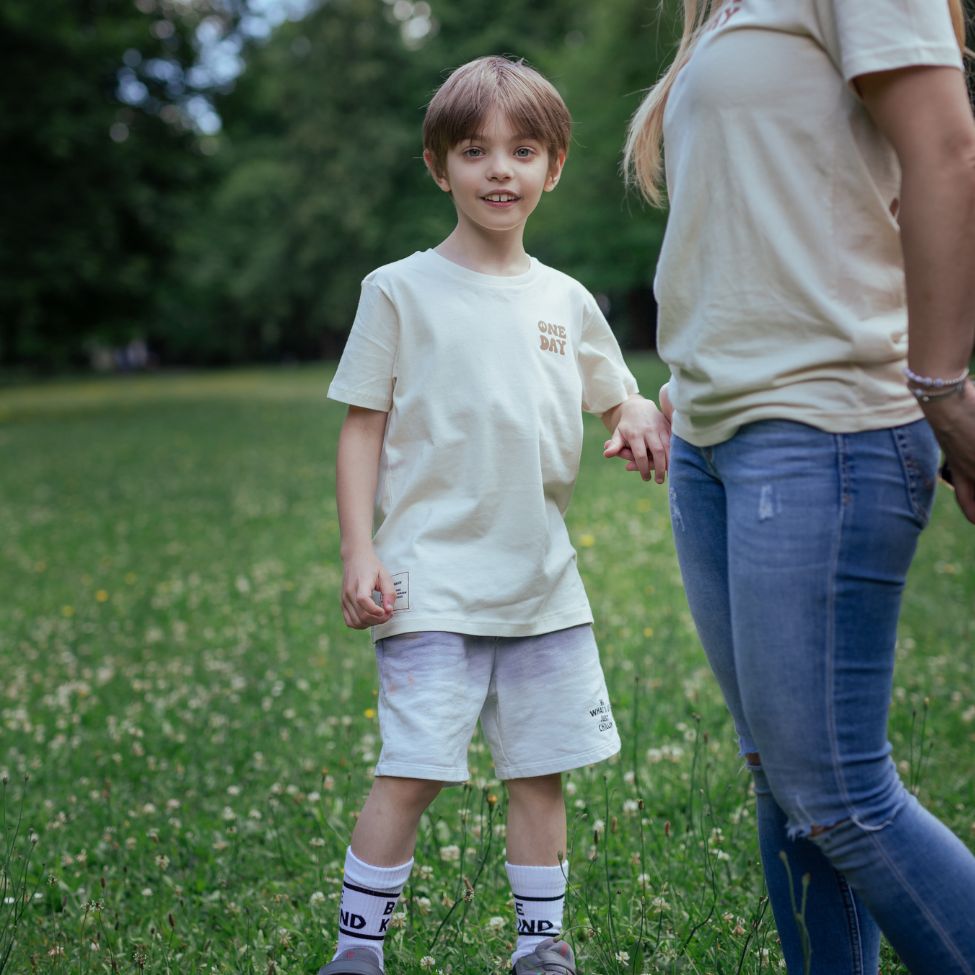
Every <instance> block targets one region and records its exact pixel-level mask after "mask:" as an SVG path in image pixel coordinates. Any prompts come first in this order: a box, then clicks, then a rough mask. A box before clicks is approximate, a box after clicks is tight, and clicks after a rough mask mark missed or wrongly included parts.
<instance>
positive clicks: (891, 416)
mask: <svg viewBox="0 0 975 975" xmlns="http://www.w3.org/2000/svg"><path fill="white" fill-rule="evenodd" d="M944 3H945V0H940V2H939V0H789V2H783V0H724V2H723V3H721V4H720V5H717V4H709V3H708V2H707V0H700V2H695V0H687V2H685V13H686V24H685V33H684V38H683V42H682V44H681V46H680V48H679V50H678V53H677V56H676V59H675V61H674V63H673V65H671V67H670V69H669V70H668V72H667V73H666V74H665V75H664V77H663V78H662V79H661V81H660V82H659V83H658V84H657V85H656V86H655V87H654V88H653V89H651V91H650V92H649V94H648V95H647V97H646V99H645V100H644V102H643V104H642V105H641V107H640V109H639V110H638V111H637V113H636V115H635V116H634V119H633V121H632V123H631V128H630V133H629V138H628V142H627V146H626V153H625V159H626V165H627V171H628V173H629V174H630V176H631V178H632V179H633V180H634V181H635V182H636V183H637V184H638V185H639V186H640V187H641V189H642V191H643V192H644V194H645V195H646V196H647V197H648V198H649V199H651V200H652V201H654V202H657V201H659V197H660V190H659V189H658V178H659V175H660V170H661V168H662V164H661V146H660V143H661V138H662V139H663V143H664V145H665V147H666V184H667V191H668V195H669V200H670V216H669V222H668V227H667V233H666V236H665V239H664V243H663V248H662V252H661V257H660V263H659V266H658V270H657V279H656V293H657V298H658V302H659V306H660V330H659V336H658V345H659V349H660V352H661V355H662V356H663V358H664V359H665V360H666V361H667V362H668V364H669V365H670V367H671V372H672V379H671V381H670V383H669V384H668V387H666V388H665V391H664V392H665V394H667V395H669V398H670V399H671V400H672V402H673V405H674V408H675V413H674V416H673V423H674V434H675V437H674V444H673V453H672V460H671V464H672V467H671V471H672V473H671V500H672V521H673V526H674V536H675V541H676V545H677V551H678V556H679V559H680V565H681V571H682V574H683V578H684V585H685V588H686V591H687V596H688V601H689V603H690V607H691V610H692V613H693V615H694V618H695V621H696V625H697V628H698V632H699V634H700V637H701V640H702V643H703V644H704V647H705V650H706V652H707V654H708V657H709V660H710V662H711V665H712V667H713V669H714V671H715V674H716V676H717V678H718V681H719V683H720V685H721V688H722V691H723V693H724V696H725V699H726V701H727V704H728V707H729V709H730V711H731V713H732V715H733V717H734V721H735V725H736V729H737V732H738V735H739V738H740V742H741V750H742V754H743V755H744V756H745V758H746V761H747V763H748V766H749V767H750V769H751V771H752V773H753V774H754V782H755V792H756V796H757V803H758V815H757V819H758V826H759V845H760V849H761V853H762V859H763V864H764V869H765V875H766V881H767V885H768V890H769V896H770V899H771V903H772V906H773V911H774V914H775V919H776V923H777V925H778V928H779V933H780V936H781V940H782V946H783V951H784V954H785V957H786V963H787V966H788V970H789V972H792V973H799V972H805V971H811V972H814V973H829V975H845V973H875V972H876V971H877V959H878V950H879V932H878V926H879V929H880V930H882V931H883V933H884V934H885V935H886V937H887V938H888V940H889V941H890V942H891V943H892V944H893V946H894V948H895V949H896V950H897V952H898V954H899V955H900V957H901V958H902V959H903V961H904V962H905V963H906V964H907V966H908V967H909V968H910V970H911V971H912V972H915V973H931V975H949V973H973V972H975V857H973V856H972V854H971V852H970V851H969V850H968V849H967V848H966V847H965V845H964V844H963V843H962V842H961V841H960V840H959V839H957V838H956V837H955V836H954V835H953V834H952V833H951V832H950V831H949V830H948V829H947V828H945V827H944V826H943V825H942V824H941V823H940V822H939V821H938V820H937V819H935V818H934V817H933V816H932V815H930V814H929V813H928V812H927V811H925V810H924V809H923V808H922V807H921V806H920V805H919V804H918V803H917V801H916V800H915V799H914V798H913V797H912V796H911V795H910V794H909V793H908V792H907V791H906V789H905V788H904V786H903V785H902V783H901V782H900V780H899V778H898V776H897V772H896V769H895V767H894V764H893V762H892V760H891V758H890V754H889V752H890V746H889V744H888V742H887V737H886V724H887V709H888V702H889V700H890V694H891V683H892V669H893V661H894V642H895V632H896V624H897V616H898V612H899V606H900V598H901V592H902V589H903V585H904V579H905V576H906V573H907V569H908V566H909V564H910V561H911V558H912V556H913V554H914V549H915V545H916V540H917V536H918V533H919V532H920V530H921V528H922V527H923V526H924V523H925V522H926V520H927V518H928V515H929V512H930V508H931V504H932V500H933V493H934V486H935V480H936V467H937V461H938V450H937V443H936V440H935V436H936V437H937V439H938V440H939V441H940V443H941V446H942V448H943V449H944V451H945V454H946V456H947V460H948V463H949V464H950V467H951V470H952V472H953V479H954V484H955V488H956V497H957V500H958V503H959V504H960V505H961V507H962V510H963V511H964V513H965V515H966V517H967V518H968V519H969V520H970V521H975V388H973V386H972V383H971V381H970V380H969V379H968V378H967V376H968V363H969V358H970V356H971V353H972V344H973V327H972V321H973V317H972V309H975V124H973V120H972V114H971V109H970V107H969V103H968V98H967V92H966V88H965V82H964V77H963V73H962V71H961V67H962V61H961V54H960V50H959V48H960V45H961V42H962V20H961V10H960V6H959V3H958V2H957V0H953V2H951V3H950V4H948V5H947V6H945V5H944ZM905 281H906V286H905ZM908 338H909V341H908ZM908 348H909V353H908ZM925 421H927V422H925ZM932 430H933V431H934V434H933V435H932ZM613 450H615V448H611V452H613ZM631 466H632V464H631ZM805 875H808V878H809V881H808V882H809V890H808V899H807V906H806V911H805V916H804V919H803V920H802V921H801V922H799V923H797V921H796V919H795V917H794V913H793V903H795V904H799V903H800V902H801V898H802V891H801V887H802V883H803V880H802V878H803V877H804V876H805ZM793 898H795V900H794V901H793Z"/></svg>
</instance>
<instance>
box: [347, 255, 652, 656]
mask: <svg viewBox="0 0 975 975" xmlns="http://www.w3.org/2000/svg"><path fill="white" fill-rule="evenodd" d="M636 389H637V385H636V380H634V378H633V376H632V375H631V374H630V372H629V370H628V369H627V368H626V365H625V363H624V362H623V357H622V355H621V353H620V350H619V346H618V345H617V343H616V339H615V338H614V337H613V333H612V331H610V328H609V325H608V324H607V323H606V319H605V318H604V317H603V315H602V313H601V312H600V310H599V307H598V305H597V304H596V301H595V299H594V298H593V296H592V295H591V294H589V292H588V291H586V289H585V288H583V286H582V285H581V284H579V283H578V282H576V281H574V280H573V279H572V278H570V277H568V276H567V275H565V274H562V273H561V272H560V271H555V270H553V269H552V268H549V267H546V266H545V265H543V264H541V263H539V262H538V261H534V260H533V261H532V265H531V269H530V270H529V271H528V272H527V273H525V274H522V275H517V276H514V277H498V276H495V275H487V274H479V273H478V272H476V271H471V270H468V269H467V268H464V267H461V266H460V265H458V264H454V263H452V262H451V261H448V260H447V259H445V258H443V257H441V256H440V255H439V254H437V253H436V251H432V250H430V251H423V252H420V253H417V254H413V255H412V256H411V257H407V258H405V259H404V260H402V261H397V262H396V263H394V264H388V265H386V266H385V267H382V268H379V269H378V270H377V271H373V272H372V274H370V275H369V276H368V277H366V279H365V280H364V281H363V284H362V296H361V298H360V301H359V310H358V312H357V314H356V318H355V322H354V324H353V326H352V331H351V333H350V335H349V340H348V343H347V345H346V347H345V351H344V353H343V354H342V359H341V361H340V363H339V367H338V370H337V372H336V374H335V378H334V379H333V381H332V384H331V385H330V387H329V390H328V395H329V396H330V397H331V398H332V399H337V400H340V401H341V402H344V403H349V404H351V405H354V406H361V407H365V408H366V409H373V410H382V411H384V412H388V414H389V418H388V420H387V423H386V436H385V440H384V442H383V448H382V456H381V459H380V471H379V474H380V477H379V487H378V492H377V494H378V497H377V508H378V512H377V520H378V522H379V527H378V529H377V531H376V535H375V546H376V552H377V554H378V555H379V558H380V559H381V560H382V562H383V564H384V565H385V567H386V569H387V570H388V571H389V573H390V574H391V575H392V577H393V582H394V584H395V586H396V596H397V598H396V604H395V608H394V613H393V618H392V619H391V620H390V622H388V623H386V624H384V625H382V626H378V627H374V628H373V636H374V638H375V639H380V638H382V637H387V636H392V635H394V634H396V633H410V632H417V631H419V630H448V631H452V632H456V633H469V634H474V635H481V636H530V635H532V634H537V633H547V632H551V631H553V630H560V629H565V628H566V627H569V626H576V625H579V624H581V623H589V622H591V621H592V613H591V611H590V608H589V601H588V599H587V598H586V592H585V589H584V588H583V585H582V580H581V578H580V577H579V572H578V569H577V567H576V554H575V550H574V549H573V547H572V544H571V542H570V541H569V533H568V530H567V529H566V526H565V522H564V521H563V518H562V516H563V514H564V512H565V510H566V508H567V507H568V504H569V499H570V497H571V495H572V488H573V485H574V484H575V480H576V476H577V474H578V472H579V460H580V454H581V451H582V410H586V411H588V412H591V413H604V412H605V411H606V410H608V409H610V408H611V407H613V406H616V405H617V404H619V403H621V402H622V401H623V400H625V399H626V398H627V397H628V396H629V395H630V394H631V393H634V392H636Z"/></svg>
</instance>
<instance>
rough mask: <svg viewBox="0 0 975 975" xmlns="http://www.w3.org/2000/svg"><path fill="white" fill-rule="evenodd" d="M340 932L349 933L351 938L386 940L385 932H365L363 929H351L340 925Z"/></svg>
mask: <svg viewBox="0 0 975 975" xmlns="http://www.w3.org/2000/svg"><path fill="white" fill-rule="evenodd" d="M339 933H340V934H347V935H348V936H349V937H350V938H360V939H362V940H363V941H385V940H386V935H384V934H363V933H362V932H361V931H349V930H348V929H347V928H343V927H342V926H341V925H339Z"/></svg>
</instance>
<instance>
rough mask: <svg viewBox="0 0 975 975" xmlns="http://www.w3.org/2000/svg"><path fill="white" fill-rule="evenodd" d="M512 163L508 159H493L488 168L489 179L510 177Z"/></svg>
mask: <svg viewBox="0 0 975 975" xmlns="http://www.w3.org/2000/svg"><path fill="white" fill-rule="evenodd" d="M510 178H511V164H510V163H509V162H508V160H507V159H492V160H491V166H490V168H489V169H488V179H495V180H497V179H510Z"/></svg>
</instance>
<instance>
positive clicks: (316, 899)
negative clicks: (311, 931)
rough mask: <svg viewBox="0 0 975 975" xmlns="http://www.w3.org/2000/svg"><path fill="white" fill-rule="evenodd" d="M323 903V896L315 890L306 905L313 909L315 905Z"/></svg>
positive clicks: (321, 892) (322, 893)
mask: <svg viewBox="0 0 975 975" xmlns="http://www.w3.org/2000/svg"><path fill="white" fill-rule="evenodd" d="M324 902H325V894H324V892H323V891H320V890H316V891H315V892H314V893H313V894H312V895H311V897H309V898H308V903H309V904H311V906H312V907H315V906H316V905H317V904H323V903H324Z"/></svg>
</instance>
